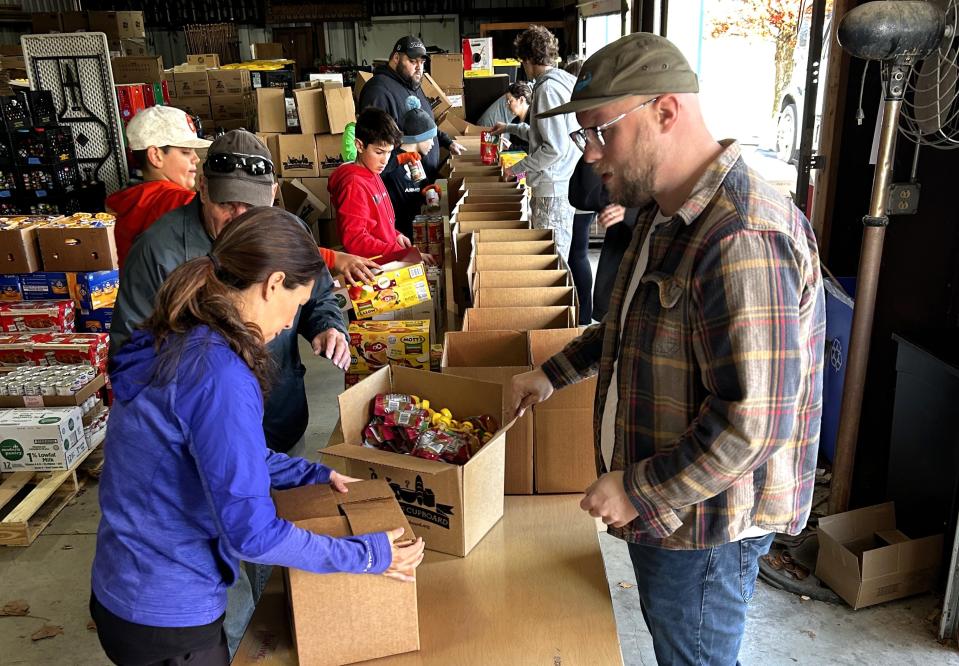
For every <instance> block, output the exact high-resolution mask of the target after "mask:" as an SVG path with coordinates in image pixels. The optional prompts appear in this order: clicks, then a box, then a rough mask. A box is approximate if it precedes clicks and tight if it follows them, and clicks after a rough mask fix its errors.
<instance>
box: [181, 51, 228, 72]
mask: <svg viewBox="0 0 959 666" xmlns="http://www.w3.org/2000/svg"><path fill="white" fill-rule="evenodd" d="M186 62H187V64H188V65H201V66H203V67H205V68H207V69H213V68H215V67H219V66H220V55H219V54H218V53H188V54H187V56H186Z"/></svg>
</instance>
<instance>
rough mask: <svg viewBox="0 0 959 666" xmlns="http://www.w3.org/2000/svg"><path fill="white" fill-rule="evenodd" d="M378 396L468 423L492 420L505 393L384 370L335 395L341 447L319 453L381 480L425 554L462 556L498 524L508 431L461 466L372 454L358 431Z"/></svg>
mask: <svg viewBox="0 0 959 666" xmlns="http://www.w3.org/2000/svg"><path fill="white" fill-rule="evenodd" d="M380 393H406V394H410V393H412V394H414V395H417V396H420V398H424V399H427V400H429V401H430V403H431V404H432V405H433V406H435V407H445V408H447V409H449V410H450V411H451V412H452V413H453V415H454V416H460V417H461V418H466V417H467V416H475V415H480V414H492V415H495V414H498V413H499V412H500V411H501V410H502V408H503V388H502V387H501V386H500V385H498V384H493V383H489V382H481V381H477V380H475V379H468V378H464V377H453V376H450V375H443V374H437V373H435V372H427V371H423V370H411V369H409V368H402V367H396V368H393V367H386V368H383V369H382V370H379V371H378V372H375V373H374V374H372V375H370V376H369V377H367V378H366V379H364V380H363V381H361V382H360V383H358V384H357V385H356V386H353V387H351V388H349V389H347V390H346V391H344V392H343V393H341V394H340V396H339V404H340V421H341V423H342V426H343V437H344V441H345V443H344V444H337V445H334V446H331V447H327V448H326V449H324V450H323V454H324V457H325V456H331V457H338V458H345V459H346V462H347V470H348V473H349V474H350V475H351V476H354V477H357V478H383V479H387V480H388V481H389V483H390V487H391V488H392V489H393V491H394V492H395V493H396V494H397V496H398V498H399V502H400V506H401V507H402V509H403V512H404V513H405V514H406V516H407V518H409V521H410V524H411V525H412V527H413V530H414V531H415V532H416V535H417V536H420V537H423V540H424V541H425V542H426V547H427V548H428V549H429V550H435V551H439V552H442V553H448V554H450V555H457V556H459V557H465V556H466V555H468V554H469V552H470V551H471V550H472V549H473V547H474V546H476V544H478V543H479V542H480V540H481V539H482V538H483V537H484V536H485V535H486V533H487V532H489V531H490V529H491V528H492V527H493V526H494V525H495V524H496V523H497V522H498V521H499V520H500V518H502V517H503V478H504V473H505V468H504V455H505V444H506V432H507V430H508V429H509V427H510V425H511V424H509V423H507V424H505V425H503V427H502V428H501V429H500V430H499V431H497V432H496V433H495V434H494V435H493V437H492V439H490V440H489V442H487V443H486V444H484V445H483V447H482V448H481V449H480V450H479V451H478V452H477V453H476V454H475V455H474V456H473V457H472V458H471V459H470V461H469V462H467V463H466V464H465V465H450V464H448V463H445V462H439V461H435V460H424V459H422V458H417V457H414V456H407V455H402V454H399V453H392V452H388V451H380V450H378V449H370V448H366V447H364V446H363V445H362V442H363V429H364V428H365V427H366V425H367V424H368V423H369V421H370V415H371V413H372V405H373V399H374V398H375V397H376V396H377V395H378V394H380ZM324 605H325V604H324Z"/></svg>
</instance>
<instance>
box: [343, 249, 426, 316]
mask: <svg viewBox="0 0 959 666" xmlns="http://www.w3.org/2000/svg"><path fill="white" fill-rule="evenodd" d="M380 261H381V262H382V263H380V266H381V267H382V268H383V272H382V273H380V274H379V275H377V277H376V281H375V282H374V283H372V284H364V285H362V286H360V287H350V302H351V303H352V304H353V310H354V311H355V312H356V316H357V317H359V318H360V319H366V318H368V317H372V316H374V315H377V314H381V313H383V312H392V311H393V310H402V309H403V308H408V307H411V306H414V305H417V304H419V303H425V302H427V301H429V300H430V287H429V283H428V281H427V279H426V267H425V265H424V264H423V258H422V255H420V253H419V251H418V250H416V248H409V249H407V250H404V251H403V252H401V253H396V254H393V255H389V256H387V257H382V258H381V259H380Z"/></svg>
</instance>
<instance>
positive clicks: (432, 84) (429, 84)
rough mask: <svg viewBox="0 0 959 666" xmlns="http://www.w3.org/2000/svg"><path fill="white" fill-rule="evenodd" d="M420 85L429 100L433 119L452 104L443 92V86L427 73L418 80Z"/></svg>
mask: <svg viewBox="0 0 959 666" xmlns="http://www.w3.org/2000/svg"><path fill="white" fill-rule="evenodd" d="M420 87H421V88H422V90H423V93H424V94H425V95H426V98H427V99H428V100H429V101H430V107H432V109H433V118H434V119H435V118H439V117H440V116H442V115H443V114H444V113H446V112H447V111H448V110H449V109H450V108H451V107H452V106H453V104H452V102H450V98H449V97H447V96H446V93H445V92H443V88H442V87H441V86H439V85H438V84H437V83H436V81H434V80H433V77H432V76H430V75H429V74H426V73H424V74H423V79H422V81H420Z"/></svg>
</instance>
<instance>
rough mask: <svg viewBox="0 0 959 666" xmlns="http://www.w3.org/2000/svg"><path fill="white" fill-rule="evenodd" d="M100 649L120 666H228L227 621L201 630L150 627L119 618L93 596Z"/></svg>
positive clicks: (94, 617) (220, 621)
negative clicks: (225, 624)
mask: <svg viewBox="0 0 959 666" xmlns="http://www.w3.org/2000/svg"><path fill="white" fill-rule="evenodd" d="M90 616H91V617H92V618H93V621H94V623H96V625H97V636H98V637H99V639H100V646H101V647H102V648H103V651H104V652H105V653H106V655H107V657H108V658H109V659H110V661H112V662H113V663H114V664H118V666H228V664H229V663H230V652H229V650H228V649H227V645H226V634H225V633H224V632H223V618H222V617H221V618H220V619H218V620H216V621H215V622H211V623H210V624H207V625H203V626H200V627H150V626H147V625H144V624H136V623H134V622H127V621H126V620H124V619H123V618H120V617H117V616H116V615H114V614H113V613H111V612H110V611H109V610H107V609H106V608H105V607H104V606H103V604H101V603H100V602H99V601H97V598H96V597H95V596H94V595H93V594H91V595H90Z"/></svg>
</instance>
